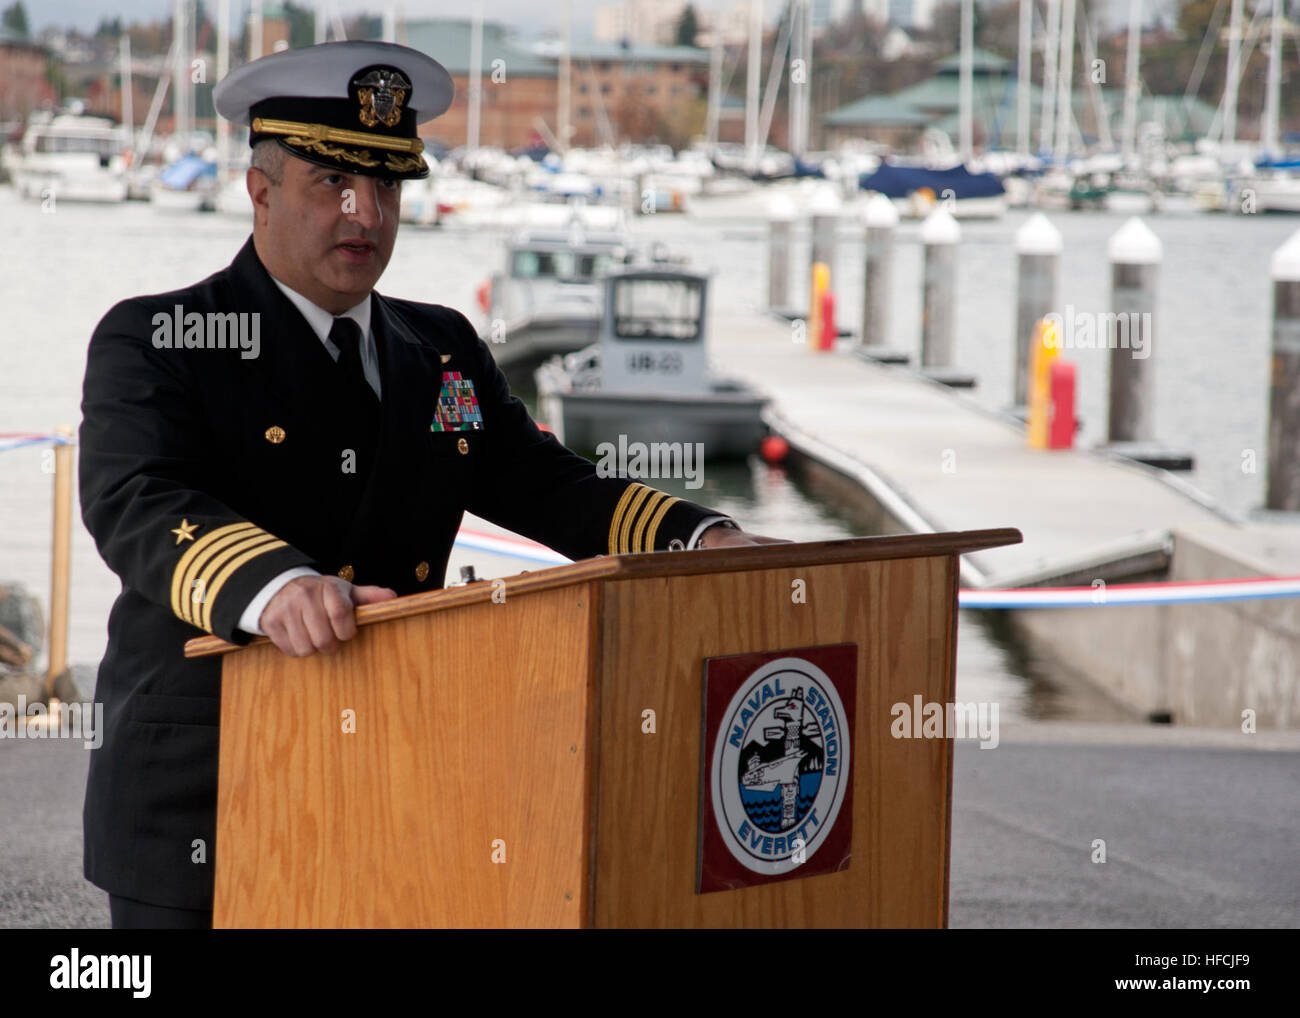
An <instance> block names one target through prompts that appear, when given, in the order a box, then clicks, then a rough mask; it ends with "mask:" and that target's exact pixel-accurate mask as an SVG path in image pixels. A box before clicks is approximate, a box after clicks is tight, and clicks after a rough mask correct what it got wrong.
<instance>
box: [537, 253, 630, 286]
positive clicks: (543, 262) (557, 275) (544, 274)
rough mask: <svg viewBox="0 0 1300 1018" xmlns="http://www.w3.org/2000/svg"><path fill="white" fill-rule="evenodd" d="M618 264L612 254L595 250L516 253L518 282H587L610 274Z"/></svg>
mask: <svg viewBox="0 0 1300 1018" xmlns="http://www.w3.org/2000/svg"><path fill="white" fill-rule="evenodd" d="M615 264H616V260H615V258H614V256H613V255H612V254H600V253H597V252H594V251H565V250H556V251H516V252H515V263H514V272H513V275H514V277H515V278H516V279H543V278H547V279H566V280H571V281H574V282H583V281H588V280H591V279H595V278H596V276H598V275H601V274H603V273H605V272H608V271H609V270H610V269H611V268H613V267H614V265H615Z"/></svg>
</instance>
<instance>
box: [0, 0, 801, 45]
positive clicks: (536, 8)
mask: <svg viewBox="0 0 1300 1018" xmlns="http://www.w3.org/2000/svg"><path fill="white" fill-rule="evenodd" d="M11 2H12V0H0V9H3V8H5V7H8V6H9V4H10V3H11ZM206 2H207V7H208V10H209V11H211V12H212V13H213V14H215V13H216V9H217V0H206ZM310 2H311V0H298V5H299V6H306V5H309V4H310ZM599 2H600V0H573V30H574V35H576V36H578V37H583V36H590V34H591V16H592V11H593V10H594V9H595V7H596V5H597V3H599ZM693 2H694V3H695V9H696V10H713V9H715V8H724V7H729V6H731V0H693ZM780 3H781V0H766V3H765V5H764V6H765V8H767V9H768V10H767V13H768V15H769V18H770V19H774V18H775V17H776V14H777V11H778V9H779V5H780ZM334 4H335V7H336V8H337V9H338V10H340V11H341V12H342V13H343V14H344V15H348V14H355V13H360V12H363V11H364V12H369V13H372V14H379V13H381V12H382V11H383V9H384V8H385V7H386V6H387V2H386V0H369V2H367V0H334ZM24 6H26V8H27V16H28V17H29V18H30V19H31V21H32V24H33V27H34V28H36V29H37V30H39V29H41V28H44V27H45V26H46V25H60V26H70V25H75V26H76V27H78V28H84V29H93V28H94V27H95V26H96V25H98V24H99V22H100V21H101V20H102V19H103V18H111V17H121V18H122V19H123V20H124V21H127V22H131V21H152V20H155V19H159V18H166V17H169V16H170V13H171V9H172V4H171V0H25V2H24ZM397 6H398V8H399V10H400V9H404V10H405V13H406V17H407V18H409V19H416V18H431V17H467V16H468V15H469V14H470V13H471V12H472V10H473V7H472V0H405V2H404V3H400V4H398V5H397ZM230 7H231V10H232V12H234V16H236V17H238V16H239V15H242V14H243V13H244V12H245V11H247V10H248V3H247V0H231V3H230ZM483 15H484V17H486V18H488V19H489V20H492V21H503V22H505V23H507V24H510V25H516V26H518V27H520V28H526V29H529V30H540V29H544V28H552V27H554V28H559V27H560V19H561V17H562V15H563V7H562V5H561V2H560V0H550V2H544V3H539V2H538V0H483Z"/></svg>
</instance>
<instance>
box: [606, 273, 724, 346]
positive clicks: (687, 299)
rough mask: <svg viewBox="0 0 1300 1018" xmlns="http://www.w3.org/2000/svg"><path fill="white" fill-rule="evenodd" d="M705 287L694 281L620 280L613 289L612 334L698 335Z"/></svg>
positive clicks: (636, 336) (685, 337)
mask: <svg viewBox="0 0 1300 1018" xmlns="http://www.w3.org/2000/svg"><path fill="white" fill-rule="evenodd" d="M703 299H704V286H703V284H702V283H700V282H699V281H698V280H694V279H620V280H618V281H617V282H616V283H615V289H614V335H615V336H616V337H617V338H619V339H641V340H644V339H676V340H683V341H689V340H693V339H695V338H697V337H698V336H699V334H700V306H701V304H702V303H703Z"/></svg>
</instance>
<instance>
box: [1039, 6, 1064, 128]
mask: <svg viewBox="0 0 1300 1018" xmlns="http://www.w3.org/2000/svg"><path fill="white" fill-rule="evenodd" d="M1046 16H1047V37H1046V39H1045V40H1044V41H1043V110H1042V114H1043V116H1042V123H1041V124H1040V126H1039V134H1038V148H1039V150H1040V151H1042V152H1050V151H1052V133H1053V129H1054V127H1055V125H1056V67H1057V62H1058V61H1059V60H1060V52H1059V50H1058V47H1059V45H1060V42H1059V36H1060V27H1061V0H1047V15H1046Z"/></svg>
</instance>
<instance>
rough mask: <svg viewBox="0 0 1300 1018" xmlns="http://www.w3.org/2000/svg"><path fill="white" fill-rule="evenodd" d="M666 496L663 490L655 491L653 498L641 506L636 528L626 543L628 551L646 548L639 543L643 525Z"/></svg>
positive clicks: (648, 520) (643, 529)
mask: <svg viewBox="0 0 1300 1018" xmlns="http://www.w3.org/2000/svg"><path fill="white" fill-rule="evenodd" d="M667 497H668V495H667V494H666V493H665V492H662V491H656V492H655V494H654V498H651V499H649V500H647V501H646V504H645V505H643V506H642V507H641V515H640V516H638V517H637V521H636V529H635V530H634V531H632V539H631V540H630V541H628V544H627V550H628V551H645V550H646V549H645V548H643V547H642V545H641V535H642V534H644V533H645V526H646V524H647V523H649V522H650V519H651V517H653V516H654V512H655V509H656V507H657V506H659V505H660V504H661V503H662V502H663V500H664V499H666V498H667Z"/></svg>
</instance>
